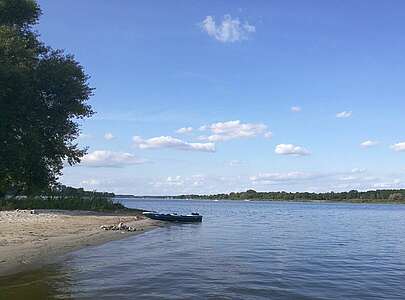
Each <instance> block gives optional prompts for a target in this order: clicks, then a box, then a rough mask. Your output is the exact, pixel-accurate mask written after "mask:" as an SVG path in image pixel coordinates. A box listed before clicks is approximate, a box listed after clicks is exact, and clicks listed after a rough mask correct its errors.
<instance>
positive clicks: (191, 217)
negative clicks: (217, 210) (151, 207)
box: [143, 211, 202, 223]
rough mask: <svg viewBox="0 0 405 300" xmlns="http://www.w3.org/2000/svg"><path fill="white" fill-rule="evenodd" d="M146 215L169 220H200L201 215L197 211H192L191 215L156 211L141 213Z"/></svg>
mask: <svg viewBox="0 0 405 300" xmlns="http://www.w3.org/2000/svg"><path fill="white" fill-rule="evenodd" d="M143 214H144V215H145V216H146V217H148V218H150V219H153V220H159V221H169V222H184V223H188V222H202V216H201V215H200V214H198V213H192V214H191V215H178V214H159V213H156V212H150V211H146V212H144V213H143Z"/></svg>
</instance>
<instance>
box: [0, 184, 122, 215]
mask: <svg viewBox="0 0 405 300" xmlns="http://www.w3.org/2000/svg"><path fill="white" fill-rule="evenodd" d="M114 196H115V195H114V194H113V193H100V192H95V191H84V190H83V189H81V188H79V189H76V188H72V187H67V186H64V185H57V186H55V187H53V188H52V190H50V191H48V193H47V194H44V195H41V196H36V197H21V196H19V197H14V198H2V199H0V210H12V209H66V210H93V211H115V210H127V208H126V207H125V206H123V205H122V204H120V203H119V202H114V201H113V200H112V198H113V197H114Z"/></svg>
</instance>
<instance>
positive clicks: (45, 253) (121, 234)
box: [0, 210, 162, 277]
mask: <svg viewBox="0 0 405 300" xmlns="http://www.w3.org/2000/svg"><path fill="white" fill-rule="evenodd" d="M119 223H124V224H125V225H127V226H131V227H132V228H135V229H136V231H133V232H128V231H112V230H103V229H101V228H100V227H101V226H102V225H106V226H111V225H118V224H119ZM161 224H162V223H161V222H159V221H154V220H150V219H146V218H145V217H144V216H142V214H140V213H137V214H124V213H99V212H87V211H64V210H35V211H34V213H31V211H29V210H13V211H0V228H1V230H0V277H1V276H7V275H12V274H16V273H19V272H21V271H26V270H29V269H35V268H38V267H40V266H42V265H44V264H47V263H50V262H52V261H54V260H56V259H57V258H59V257H61V256H62V255H64V254H67V253H69V252H71V251H75V250H79V249H81V248H84V247H87V246H94V245H100V244H103V243H105V242H108V241H112V240H117V239H122V238H125V237H128V236H131V235H136V234H140V233H143V232H145V231H147V230H151V229H153V228H156V227H159V226H161Z"/></svg>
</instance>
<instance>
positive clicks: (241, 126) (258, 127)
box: [199, 120, 267, 142]
mask: <svg viewBox="0 0 405 300" xmlns="http://www.w3.org/2000/svg"><path fill="white" fill-rule="evenodd" d="M266 129H267V126H266V125H264V124H261V123H259V124H253V123H241V121H239V120H235V121H227V122H218V123H213V124H210V125H204V126H201V127H200V130H201V131H205V130H209V131H211V133H212V134H211V135H209V136H200V137H199V139H200V140H204V141H209V142H222V141H228V140H233V139H240V138H251V137H255V136H257V135H258V134H262V133H264V132H265V131H266Z"/></svg>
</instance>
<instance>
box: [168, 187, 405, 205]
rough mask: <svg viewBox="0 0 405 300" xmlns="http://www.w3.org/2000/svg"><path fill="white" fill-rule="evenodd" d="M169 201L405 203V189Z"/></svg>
mask: <svg viewBox="0 0 405 300" xmlns="http://www.w3.org/2000/svg"><path fill="white" fill-rule="evenodd" d="M165 198H171V199H211V200H274V201H330V202H356V203H405V189H400V190H372V191H365V192H359V191H356V190H351V191H349V192H339V193H336V192H327V193H309V192H295V193H291V192H290V193H289V192H284V191H283V192H256V191H255V190H247V191H246V192H240V193H229V194H215V195H179V196H172V197H165Z"/></svg>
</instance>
